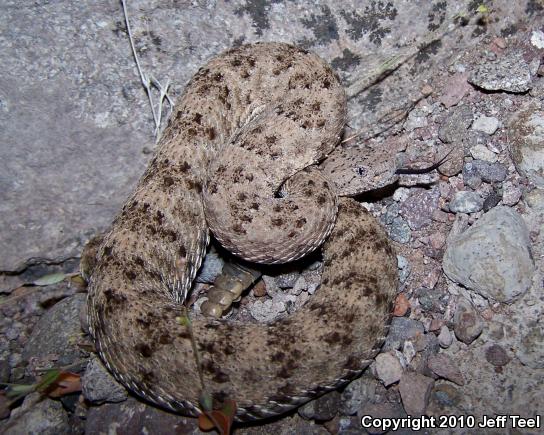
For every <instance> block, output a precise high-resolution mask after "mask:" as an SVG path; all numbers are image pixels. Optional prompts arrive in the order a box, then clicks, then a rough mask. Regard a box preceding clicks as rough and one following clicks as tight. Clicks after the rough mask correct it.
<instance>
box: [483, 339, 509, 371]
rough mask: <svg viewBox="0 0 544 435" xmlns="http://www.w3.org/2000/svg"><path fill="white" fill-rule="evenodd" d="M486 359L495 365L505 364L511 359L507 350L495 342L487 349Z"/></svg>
mask: <svg viewBox="0 0 544 435" xmlns="http://www.w3.org/2000/svg"><path fill="white" fill-rule="evenodd" d="M485 359H486V360H487V361H488V362H489V363H490V364H493V365H494V366H495V367H502V366H505V365H506V364H508V363H509V362H510V360H511V358H510V357H509V356H508V353H506V350H504V348H503V347H502V346H500V345H498V344H493V345H491V346H489V347H488V348H487V349H486V350H485Z"/></svg>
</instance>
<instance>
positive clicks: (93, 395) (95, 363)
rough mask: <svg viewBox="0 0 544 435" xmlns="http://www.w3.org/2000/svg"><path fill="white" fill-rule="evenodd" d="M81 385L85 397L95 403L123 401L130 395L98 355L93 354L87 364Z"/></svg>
mask: <svg viewBox="0 0 544 435" xmlns="http://www.w3.org/2000/svg"><path fill="white" fill-rule="evenodd" d="M81 387H82V392H83V396H84V397H85V399H87V400H88V401H89V402H91V403H93V404H95V405H100V404H102V403H104V402H122V401H123V400H127V397H128V393H127V390H126V389H125V388H124V387H123V386H122V385H121V384H119V383H118V382H117V381H116V380H115V379H114V377H113V376H112V375H111V374H110V372H108V370H107V369H106V368H105V367H104V365H103V364H102V362H101V361H100V359H99V358H98V357H96V356H93V357H92V358H91V359H90V361H89V364H88V365H87V369H86V370H85V374H84V375H83V376H82V378H81Z"/></svg>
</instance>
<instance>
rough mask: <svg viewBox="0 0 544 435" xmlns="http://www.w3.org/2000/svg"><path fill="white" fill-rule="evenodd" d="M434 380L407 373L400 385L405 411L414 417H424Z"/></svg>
mask: <svg viewBox="0 0 544 435" xmlns="http://www.w3.org/2000/svg"><path fill="white" fill-rule="evenodd" d="M433 386H434V379H432V378H429V377H427V376H423V375H421V374H419V373H415V372H406V373H404V375H402V378H401V380H400V383H399V391H400V396H401V398H402V404H403V406H404V410H405V411H406V413H407V414H408V415H411V416H413V417H415V416H419V415H423V414H424V413H425V410H426V409H427V404H428V403H429V397H430V395H431V390H432V389H433Z"/></svg>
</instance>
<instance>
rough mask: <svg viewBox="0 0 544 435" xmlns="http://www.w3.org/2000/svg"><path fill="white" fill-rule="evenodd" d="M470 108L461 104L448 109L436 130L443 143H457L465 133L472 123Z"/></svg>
mask: <svg viewBox="0 0 544 435" xmlns="http://www.w3.org/2000/svg"><path fill="white" fill-rule="evenodd" d="M472 119H473V114H472V109H471V108H470V106H468V105H462V106H458V107H455V108H453V109H451V110H450V112H449V113H448V116H447V117H446V120H445V121H444V124H442V126H441V127H440V130H438V137H439V138H440V140H441V141H442V142H444V143H452V144H458V143H460V142H462V141H463V139H464V138H465V137H466V135H467V129H468V128H469V127H470V124H472Z"/></svg>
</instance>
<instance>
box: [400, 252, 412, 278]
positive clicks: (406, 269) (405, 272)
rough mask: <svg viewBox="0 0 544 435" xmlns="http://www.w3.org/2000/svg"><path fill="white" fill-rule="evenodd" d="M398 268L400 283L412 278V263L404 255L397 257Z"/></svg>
mask: <svg viewBox="0 0 544 435" xmlns="http://www.w3.org/2000/svg"><path fill="white" fill-rule="evenodd" d="M397 267H398V269H399V280H400V282H405V281H406V279H407V278H408V277H409V276H410V272H411V271H412V269H411V267H410V263H409V262H408V260H407V259H406V257H403V256H402V255H397Z"/></svg>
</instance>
